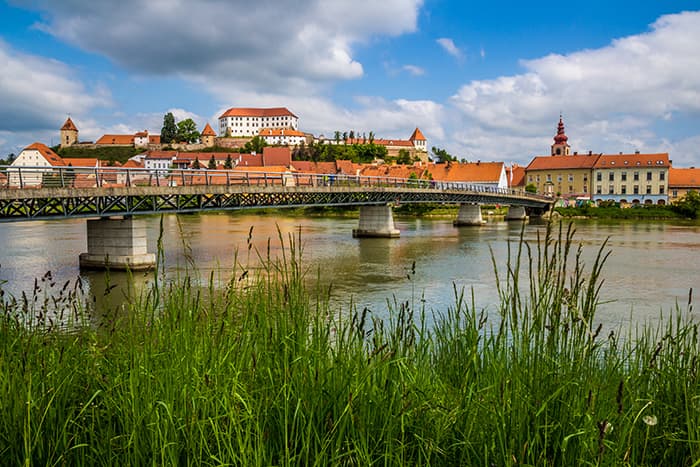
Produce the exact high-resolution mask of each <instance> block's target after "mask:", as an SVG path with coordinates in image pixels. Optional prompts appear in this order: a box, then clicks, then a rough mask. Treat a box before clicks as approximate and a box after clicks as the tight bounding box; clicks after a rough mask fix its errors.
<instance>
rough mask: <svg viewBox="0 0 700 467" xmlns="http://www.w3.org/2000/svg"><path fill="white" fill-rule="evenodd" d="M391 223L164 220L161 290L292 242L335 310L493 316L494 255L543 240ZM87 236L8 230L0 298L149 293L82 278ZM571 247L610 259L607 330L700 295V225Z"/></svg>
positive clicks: (604, 227)
mask: <svg viewBox="0 0 700 467" xmlns="http://www.w3.org/2000/svg"><path fill="white" fill-rule="evenodd" d="M146 222H147V228H148V230H149V249H150V250H151V251H156V248H157V241H158V236H159V233H160V224H161V218H160V217H158V216H152V217H147V218H146ZM396 224H397V227H398V228H399V229H400V230H401V237H400V238H398V239H355V238H352V235H351V231H352V229H353V228H355V227H356V225H357V220H356V219H346V218H300V217H284V216H280V215H274V214H267V215H252V214H250V213H219V214H193V215H180V216H175V215H168V216H164V217H163V218H162V226H163V232H162V244H163V249H164V252H165V263H164V265H163V268H164V269H163V271H162V272H163V274H164V276H165V277H166V278H168V280H173V279H174V278H175V277H177V275H178V274H182V271H183V270H187V271H189V272H188V274H190V276H191V278H192V281H193V282H194V283H198V284H201V285H206V284H207V283H208V281H209V280H210V278H211V277H213V278H214V280H215V282H216V283H217V284H224V283H226V282H227V281H228V280H230V278H231V275H232V274H233V266H234V263H238V264H239V265H241V267H242V268H244V269H245V268H248V269H250V268H255V267H257V266H258V265H259V258H267V257H268V256H269V257H272V258H276V257H280V256H282V254H283V252H284V247H283V244H284V245H286V246H287V248H288V247H289V243H290V241H292V239H293V240H294V241H295V242H297V245H296V247H297V248H301V249H302V250H303V258H304V264H305V265H306V267H307V277H308V279H309V281H310V283H311V282H314V283H315V282H316V281H317V280H318V281H319V282H320V283H319V284H318V285H320V286H321V287H323V288H330V289H331V291H332V299H333V301H334V303H335V305H336V307H337V308H339V309H343V310H347V308H348V307H349V306H350V303H353V304H355V305H356V306H358V307H360V308H363V307H368V308H370V309H371V310H372V311H373V312H375V313H379V314H381V313H386V300H387V299H390V300H392V299H393V297H396V299H397V300H398V301H399V302H401V301H410V302H411V303H420V300H421V298H424V299H425V303H426V306H427V307H428V308H429V309H434V310H440V311H444V310H446V309H447V307H448V306H451V305H453V304H454V289H455V288H456V289H457V290H458V291H459V290H465V291H466V293H467V295H470V294H471V291H472V290H473V291H474V296H475V301H476V304H477V306H479V307H482V308H486V309H487V310H489V311H493V310H495V306H496V304H497V301H498V300H497V298H498V297H497V293H496V290H495V281H494V270H493V265H492V255H493V258H494V259H495V262H496V264H497V266H498V268H499V269H500V270H501V272H502V270H503V268H504V267H505V263H506V258H507V254H508V249H509V246H510V248H511V250H512V253H514V251H515V247H516V246H517V241H518V239H519V238H520V235H521V233H522V235H523V236H524V238H525V239H526V240H528V241H535V240H536V239H537V238H538V236H539V237H540V238H541V237H542V236H543V232H544V230H545V225H544V224H542V223H537V222H529V223H526V224H523V223H521V222H510V223H507V222H503V221H500V222H498V221H493V220H489V223H488V224H486V225H484V226H482V227H476V228H475V227H461V228H455V227H453V226H452V223H451V220H449V219H440V220H433V219H397V222H396ZM85 230H86V229H85V223H84V221H82V220H70V221H51V222H26V223H13V224H12V223H11V224H4V225H3V228H2V229H0V242H2V245H4V246H5V248H3V249H2V250H0V283H3V282H4V283H3V285H2V288H3V289H4V290H5V291H6V292H7V293H11V294H14V295H15V296H18V295H19V294H21V292H22V291H30V290H31V289H32V286H33V283H34V279H35V278H38V277H41V276H42V275H44V274H45V273H46V272H47V271H51V274H52V277H53V278H54V281H55V282H56V283H57V284H63V283H64V282H65V281H66V280H71V281H73V280H76V279H77V278H80V279H81V280H83V281H85V284H86V291H87V293H88V294H89V296H90V297H91V300H92V301H93V302H94V304H95V307H96V309H98V310H102V311H104V310H107V313H106V314H109V313H112V312H114V310H117V311H119V310H120V309H122V308H123V307H124V304H125V303H128V301H129V300H131V299H133V297H134V296H138V295H139V294H142V293H144V291H146V290H148V288H149V287H151V285H152V284H153V281H154V273H153V272H145V273H143V272H139V273H134V274H133V275H128V274H126V273H123V272H110V273H109V274H108V275H106V274H105V273H104V272H99V271H80V270H79V268H78V255H79V254H80V253H81V252H83V251H85V250H86V243H87V242H86V239H85ZM575 239H576V242H577V243H581V244H583V245H584V247H585V249H584V253H583V255H582V258H583V260H584V262H585V263H586V264H587V265H589V266H590V265H592V263H593V261H594V259H595V255H596V253H597V249H598V248H599V247H600V246H601V245H602V244H603V242H605V241H606V240H607V241H608V248H609V249H610V250H612V252H613V254H612V255H611V257H610V258H609V260H608V262H607V265H606V267H605V268H604V270H603V277H604V278H605V283H604V286H603V292H602V296H601V298H602V299H603V300H604V301H606V302H608V303H606V304H604V305H603V306H602V307H601V309H600V314H599V318H600V319H602V320H604V321H606V322H607V323H609V324H610V325H613V326H614V325H617V324H619V323H626V322H628V321H629V320H632V321H644V320H647V319H656V318H657V317H658V315H659V311H660V310H665V311H669V310H670V309H671V308H672V307H673V306H674V304H675V303H676V302H678V303H680V304H681V305H683V306H685V304H686V302H687V299H688V291H689V289H690V288H694V289H695V290H697V289H698V286H699V285H700V284H699V283H698V282H699V281H698V268H697V260H696V258H697V253H698V252H699V251H700V226H697V225H678V224H669V223H659V222H656V223H649V222H618V223H610V222H595V221H577V223H576V236H575ZM287 254H288V253H287ZM414 264H415V269H414V266H413V265H414ZM414 270H415V274H413V273H412V272H413V271H414ZM193 271H196V272H193ZM240 271H241V270H240V269H239V273H240ZM523 273H524V274H525V273H526V271H525V270H524V271H523ZM212 274H213V276H212Z"/></svg>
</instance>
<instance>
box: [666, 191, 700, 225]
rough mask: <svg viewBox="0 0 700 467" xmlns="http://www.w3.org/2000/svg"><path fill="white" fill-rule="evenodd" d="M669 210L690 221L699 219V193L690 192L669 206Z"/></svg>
mask: <svg viewBox="0 0 700 467" xmlns="http://www.w3.org/2000/svg"><path fill="white" fill-rule="evenodd" d="M671 209H673V210H674V211H675V212H677V213H679V214H681V215H682V216H685V217H688V218H690V219H697V218H698V217H700V193H698V192H697V191H695V190H690V191H689V192H688V193H686V194H685V196H684V197H683V198H681V199H679V200H678V201H676V202H675V203H673V204H672V205H671Z"/></svg>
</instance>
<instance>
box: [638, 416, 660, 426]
mask: <svg viewBox="0 0 700 467" xmlns="http://www.w3.org/2000/svg"><path fill="white" fill-rule="evenodd" d="M642 420H644V423H646V424H647V425H648V426H654V425H656V424H657V423H658V422H659V420H658V419H657V418H656V415H645V416H644V417H642Z"/></svg>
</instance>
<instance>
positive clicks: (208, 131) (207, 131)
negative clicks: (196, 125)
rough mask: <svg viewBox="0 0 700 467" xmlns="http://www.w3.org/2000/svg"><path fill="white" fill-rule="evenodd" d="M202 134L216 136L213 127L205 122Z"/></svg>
mask: <svg viewBox="0 0 700 467" xmlns="http://www.w3.org/2000/svg"><path fill="white" fill-rule="evenodd" d="M202 136H216V132H215V131H214V129H213V128H212V127H211V126H210V125H209V123H207V124H206V125H204V129H203V130H202Z"/></svg>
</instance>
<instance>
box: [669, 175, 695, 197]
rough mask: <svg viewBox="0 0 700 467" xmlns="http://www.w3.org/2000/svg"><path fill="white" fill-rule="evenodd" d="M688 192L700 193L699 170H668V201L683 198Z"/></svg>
mask: <svg viewBox="0 0 700 467" xmlns="http://www.w3.org/2000/svg"><path fill="white" fill-rule="evenodd" d="M689 191H695V192H697V193H700V169H696V168H695V167H690V168H688V169H676V168H673V167H670V168H669V169H668V194H669V196H668V197H669V201H676V200H679V199H681V198H683V197H684V196H685V195H686V194H687V193H688V192H689Z"/></svg>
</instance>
